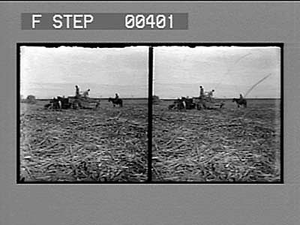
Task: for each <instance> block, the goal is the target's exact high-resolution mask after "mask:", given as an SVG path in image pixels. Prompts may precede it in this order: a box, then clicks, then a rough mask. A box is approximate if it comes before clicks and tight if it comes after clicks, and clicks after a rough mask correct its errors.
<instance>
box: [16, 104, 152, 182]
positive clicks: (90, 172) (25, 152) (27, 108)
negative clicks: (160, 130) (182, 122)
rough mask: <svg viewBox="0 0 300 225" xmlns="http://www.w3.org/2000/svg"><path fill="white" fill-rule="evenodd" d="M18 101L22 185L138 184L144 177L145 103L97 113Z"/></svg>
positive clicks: (110, 107)
mask: <svg viewBox="0 0 300 225" xmlns="http://www.w3.org/2000/svg"><path fill="white" fill-rule="evenodd" d="M46 103H48V102H47V101H41V100H39V101H37V103H36V104H26V103H21V107H20V175H21V179H25V182H31V181H33V182H144V181H146V180H147V179H148V177H147V171H148V137H147V131H148V101H147V100H133V99H132V100H124V106H123V107H122V108H120V107H117V106H116V107H113V105H112V104H111V103H109V102H108V101H107V100H101V101H100V107H99V108H98V109H92V110H88V109H78V110H74V109H63V110H62V111H53V110H46V109H44V108H43V106H44V104H46Z"/></svg>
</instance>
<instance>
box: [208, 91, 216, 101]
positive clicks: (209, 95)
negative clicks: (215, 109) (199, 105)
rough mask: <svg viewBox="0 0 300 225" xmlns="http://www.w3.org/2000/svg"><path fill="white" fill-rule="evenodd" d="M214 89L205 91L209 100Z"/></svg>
mask: <svg viewBox="0 0 300 225" xmlns="http://www.w3.org/2000/svg"><path fill="white" fill-rule="evenodd" d="M214 91H215V90H211V91H209V92H207V97H208V99H209V100H210V101H212V97H213V92H214Z"/></svg>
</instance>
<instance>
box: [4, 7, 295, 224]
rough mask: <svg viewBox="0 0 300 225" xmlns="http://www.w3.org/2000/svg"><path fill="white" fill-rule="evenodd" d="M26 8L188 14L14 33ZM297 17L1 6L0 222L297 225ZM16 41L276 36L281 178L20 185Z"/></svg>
mask: <svg viewBox="0 0 300 225" xmlns="http://www.w3.org/2000/svg"><path fill="white" fill-rule="evenodd" d="M31 12H41V13H42V12H57V13H59V12H91V13H92V12H93V13H121V12H133V13H137V12H145V13H146V12H153V13H155V12H174V13H175V12H178V13H185V12H187V13H189V29H188V30H178V31H117V30H116V31H114V30H109V31H105V30H104V31H96V30H91V31H82V30H81V31H56V30H50V31H32V30H21V19H20V18H21V13H31ZM299 14H300V4H299V3H293V2H287V3H280V2H276V3H274V2H266V3H256V2H248V3H238V2H232V3H222V2H202V3H201V2H189V3H188V2H184V3H180V2H175V3H172V2H165V3H156V4H154V3H153V2H151V3H145V2H143V3H130V2H127V3H125V2H123V3H118V2H113V3H99V2H90V3H83V2H76V3H72V2H68V3H42V2H40V3H22V2H18V3H13V2H10V3H0V31H1V33H0V68H1V69H0V74H1V76H0V77H1V82H0V102H1V107H0V131H1V135H0V143H1V145H0V146H1V148H0V149H1V153H0V154H1V156H0V185H1V187H0V190H1V191H0V224H1V225H2V224H3V225H40V224H43V225H48V224H49V225H50V224H51V225H52V224H60V225H69V224H70V225H73V224H87V225H96V224H97V225H98V224H125V225H127V224H128V225H129V224H130V225H131V224H146V225H147V224H151V225H152V224H163V225H167V224H214V225H219V224H220V225H221V224H232V225H235V224H236V225H244V224H245V225H252V224H259V225H269V224H287V225H296V224H298V223H299V221H300V216H299V215H300V213H299V212H300V207H299V205H300V202H299V196H300V192H299V182H300V173H299V171H300V163H299V162H300V153H299V145H300V140H299V136H300V135H299V134H300V120H299V119H298V118H299V116H300V112H299V108H300V101H299V91H300V76H299V71H300V63H299V60H300V25H299V24H300V21H299V20H300V18H299ZM297 17H298V18H297ZM17 42H102V43H103V42H107V43H111V42H267V43H268V42H283V43H284V45H285V48H284V123H285V126H284V162H285V164H284V165H285V168H284V169H285V171H284V172H285V173H284V180H285V184H281V185H270V184H266V185H253V184H252V185H209V184H202V185H200V184H198V185H17V184H16V43H17Z"/></svg>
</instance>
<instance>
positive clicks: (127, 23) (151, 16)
mask: <svg viewBox="0 0 300 225" xmlns="http://www.w3.org/2000/svg"><path fill="white" fill-rule="evenodd" d="M21 17H22V30H187V29H188V13H22V16H21Z"/></svg>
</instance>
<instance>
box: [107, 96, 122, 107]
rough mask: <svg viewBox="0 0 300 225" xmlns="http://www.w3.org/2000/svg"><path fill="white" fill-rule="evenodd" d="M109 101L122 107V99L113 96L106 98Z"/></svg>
mask: <svg viewBox="0 0 300 225" xmlns="http://www.w3.org/2000/svg"><path fill="white" fill-rule="evenodd" d="M108 101H109V102H112V103H113V105H114V107H115V105H120V107H123V100H122V99H120V98H118V99H115V98H109V99H108Z"/></svg>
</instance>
